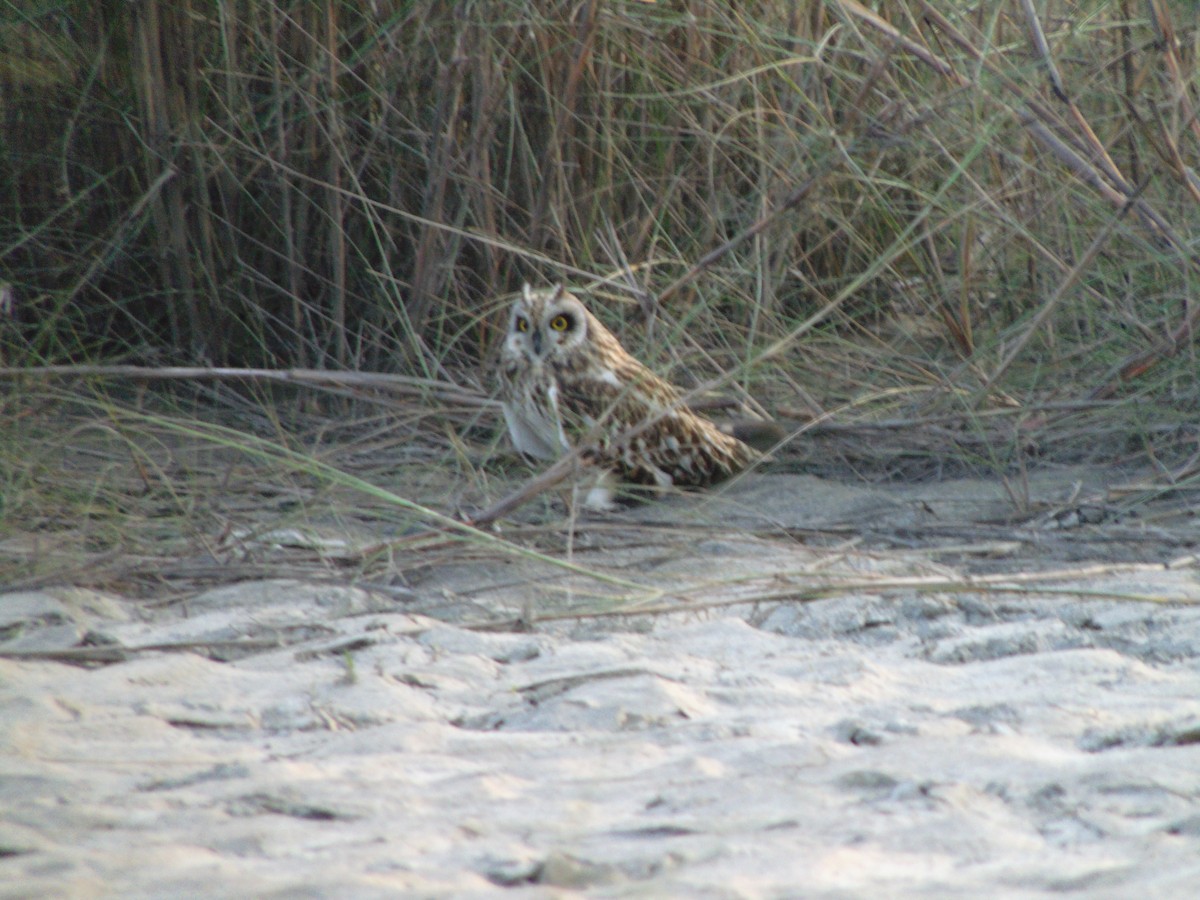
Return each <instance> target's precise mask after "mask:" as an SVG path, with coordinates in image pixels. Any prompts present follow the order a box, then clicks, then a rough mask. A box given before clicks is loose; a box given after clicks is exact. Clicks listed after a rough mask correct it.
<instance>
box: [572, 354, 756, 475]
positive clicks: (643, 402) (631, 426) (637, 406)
mask: <svg viewBox="0 0 1200 900" xmlns="http://www.w3.org/2000/svg"><path fill="white" fill-rule="evenodd" d="M560 387H561V395H560V397H559V409H560V410H561V411H562V412H563V414H564V415H563V419H564V422H568V423H570V428H571V431H572V433H573V435H572V436H573V438H574V440H573V443H575V444H579V443H581V442H582V444H583V446H584V452H585V454H587V455H588V456H590V457H592V458H593V460H594V461H595V462H597V463H599V464H600V465H604V466H609V467H612V468H615V469H617V470H618V471H620V472H621V474H622V475H623V476H624V477H625V478H626V479H628V480H629V481H634V482H639V483H642V484H651V485H655V484H656V485H658V486H660V487H667V486H670V485H673V484H674V485H696V486H700V485H707V484H711V483H712V482H713V481H716V480H719V479H721V478H724V477H727V476H729V475H731V474H733V473H734V472H737V471H739V470H740V469H743V468H745V467H746V466H747V465H749V464H750V463H751V462H753V461H754V460H755V459H756V458H757V454H756V452H755V451H754V450H752V449H751V448H750V447H748V446H746V445H745V444H743V443H742V442H741V441H739V440H737V439H736V438H734V437H731V436H730V435H727V434H725V433H724V432H722V431H721V430H720V429H719V428H717V427H716V426H715V425H714V424H713V423H712V422H710V421H708V419H705V418H704V417H703V416H699V415H696V413H694V412H692V410H690V409H689V408H688V407H687V406H685V405H684V404H683V403H682V399H681V396H680V394H679V391H678V390H676V389H675V388H674V387H673V386H672V385H670V384H668V383H667V382H665V381H663V380H662V379H661V378H659V377H658V376H657V375H655V374H654V373H653V372H651V371H650V370H649V369H647V368H645V367H644V366H642V365H641V364H640V363H639V364H637V365H636V366H634V365H629V366H622V367H615V368H613V369H608V370H601V371H600V372H599V373H597V374H588V375H584V376H580V377H576V378H574V379H571V380H567V379H563V380H561V381H560ZM598 423H599V424H598Z"/></svg>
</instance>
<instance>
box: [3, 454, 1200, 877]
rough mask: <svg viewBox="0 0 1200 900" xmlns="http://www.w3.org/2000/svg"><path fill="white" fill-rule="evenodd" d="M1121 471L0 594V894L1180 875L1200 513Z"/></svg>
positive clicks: (724, 509)
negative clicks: (318, 565) (160, 593)
mask: <svg viewBox="0 0 1200 900" xmlns="http://www.w3.org/2000/svg"><path fill="white" fill-rule="evenodd" d="M1145 481H1146V483H1148V480H1145ZM1139 483H1142V482H1139V480H1138V478H1137V474H1136V473H1130V472H1113V471H1105V470H1099V469H1069V468H1060V469H1053V470H1051V469H1047V470H1045V471H1043V472H1040V473H1038V474H1037V475H1036V476H1035V477H1031V478H1029V479H1026V480H1025V481H1023V482H1022V488H1021V490H1020V491H1017V490H1015V489H1014V486H1013V485H1012V484H1011V483H1010V484H1008V485H1007V486H1006V485H1005V484H1004V483H1002V482H1000V481H988V480H984V479H979V480H972V479H962V480H957V481H946V482H928V483H924V484H919V485H883V486H871V485H865V484H862V483H854V484H843V483H838V482H836V481H830V480H826V479H819V478H815V477H811V476H798V475H789V474H763V475H752V476H750V477H748V478H746V479H744V480H742V481H740V482H738V483H735V484H733V485H731V486H729V487H728V489H727V490H724V491H721V492H717V493H711V494H701V495H693V496H683V497H676V498H670V499H667V500H664V501H662V502H658V503H652V504H645V505H642V506H638V507H634V508H631V509H629V510H626V511H624V512H622V513H620V514H618V515H615V516H608V517H604V518H599V519H595V518H593V519H585V520H579V521H577V522H575V523H574V524H573V526H569V525H568V523H567V522H566V521H565V520H564V519H563V516H562V512H561V508H559V507H557V506H556V505H554V504H553V503H550V504H549V505H546V504H534V505H532V506H531V507H529V508H527V509H526V510H524V511H523V513H522V516H521V521H520V522H516V523H510V524H508V525H505V526H502V527H501V534H502V535H503V536H505V537H512V538H513V539H514V540H516V541H519V542H520V543H521V545H522V546H524V547H525V548H526V550H527V555H522V556H514V555H513V554H511V553H500V552H496V551H494V550H492V549H491V548H489V547H488V546H487V545H486V543H480V542H478V541H476V542H473V543H465V544H464V543H457V542H454V541H450V540H448V539H446V538H445V536H443V537H442V539H441V543H438V542H437V541H435V540H434V539H433V538H421V537H420V536H419V535H417V536H415V537H414V536H412V535H407V540H408V543H406V534H404V533H402V534H400V535H399V537H398V539H397V541H396V542H395V543H393V544H392V545H391V553H392V556H391V557H390V561H389V562H388V564H387V565H386V566H381V567H376V568H375V569H374V570H372V572H371V573H370V574H369V575H361V574H358V575H356V576H355V577H353V578H351V577H342V578H340V579H339V578H338V577H337V576H336V567H335V566H333V567H331V566H327V567H326V569H325V570H324V571H325V574H324V575H323V576H322V577H320V578H318V577H315V576H313V575H312V572H313V571H315V570H312V569H307V570H306V569H304V568H303V567H302V566H299V565H298V570H297V573H296V574H297V577H293V578H280V577H278V575H279V571H280V569H279V562H280V560H282V559H286V558H288V557H289V555H291V556H292V557H293V558H295V559H297V560H298V561H299V560H301V559H310V558H311V557H312V556H313V555H314V554H318V555H319V554H322V553H323V554H325V558H326V559H327V560H328V559H336V558H337V555H338V554H339V553H342V554H348V553H351V552H352V551H353V550H354V548H360V547H361V546H363V545H364V544H369V543H371V542H376V543H378V541H379V538H380V535H379V534H378V533H377V532H374V531H373V530H372V529H371V528H369V527H366V526H365V525H364V524H363V523H362V522H359V523H357V524H356V525H355V526H354V527H338V526H336V525H333V524H331V525H329V526H327V527H322V528H319V529H318V528H311V527H309V528H303V529H293V530H291V531H285V530H275V531H267V530H261V531H258V532H255V533H253V534H248V535H247V536H245V537H244V538H242V540H243V542H244V544H243V546H244V547H245V548H250V547H252V546H257V547H259V548H260V551H261V552H262V553H263V554H265V555H269V556H272V558H273V560H274V563H275V567H274V569H273V570H272V571H273V577H269V578H261V577H260V578H255V577H245V578H243V579H242V580H241V581H239V582H238V583H235V584H225V585H221V586H218V587H214V588H212V589H207V590H199V591H193V592H190V593H188V594H186V595H183V596H171V597H167V596H164V597H161V598H158V600H159V601H160V602H148V601H147V599H146V598H142V599H141V600H137V601H135V600H133V599H131V598H127V597H123V596H121V595H120V594H119V593H115V592H113V591H111V590H104V591H95V590H86V589H82V588H70V587H62V586H59V587H53V588H43V589H40V590H29V591H23V592H19V593H8V594H4V595H0V637H3V639H4V643H3V644H2V645H0V651H3V653H4V656H5V659H3V660H0V678H2V685H3V686H2V688H0V716H2V717H3V720H4V722H5V723H6V727H5V729H3V731H2V736H0V742H2V745H3V751H2V753H0V759H2V760H3V763H2V765H3V769H4V779H3V785H4V787H3V791H4V797H3V809H4V814H3V817H2V821H0V875H2V876H3V878H2V880H3V881H4V883H5V884H7V885H9V886H10V887H9V888H8V889H6V890H7V892H8V894H7V895H11V896H45V895H50V894H54V895H64V894H88V893H122V894H130V895H162V894H165V893H168V892H172V893H177V892H183V893H195V894H199V893H203V894H204V895H206V896H234V895H238V896H245V895H246V894H264V893H270V892H285V893H289V894H290V893H296V892H304V893H309V894H314V893H340V894H345V893H353V894H354V895H355V896H371V895H375V894H378V895H381V896H384V895H387V896H393V895H395V894H396V893H397V892H403V893H415V894H421V895H425V896H430V895H442V894H453V895H462V894H474V893H484V892H488V891H490V890H494V889H496V888H497V887H504V888H508V889H513V888H523V889H524V890H525V892H527V893H528V894H529V895H540V894H541V890H542V889H546V890H583V891H587V892H589V893H599V894H604V895H606V896H624V895H627V894H630V895H632V894H637V895H641V896H644V895H645V894H646V892H647V891H649V892H651V893H654V894H660V895H676V896H678V895H683V894H687V895H710V894H711V895H715V894H719V895H720V896H743V895H745V896H764V895H766V896H771V895H783V894H789V893H794V892H796V891H797V890H801V891H802V892H806V893H812V894H817V895H821V894H829V895H844V894H854V895H858V894H863V893H879V892H885V893H888V894H890V895H897V894H901V895H902V894H912V895H918V894H919V895H921V896H930V895H939V894H940V895H946V896H961V895H963V894H967V893H984V892H986V893H990V894H994V893H997V892H1000V893H1005V894H1008V895H1021V896H1026V895H1028V896H1032V895H1039V894H1043V893H1050V892H1061V891H1064V890H1087V891H1088V892H1091V893H1095V892H1100V893H1104V894H1108V895H1118V894H1119V895H1127V894H1134V893H1146V894H1151V895H1154V896H1183V895H1185V894H1186V893H1187V892H1188V891H1189V890H1190V889H1191V886H1192V885H1194V883H1195V880H1196V878H1197V876H1198V875H1200V863H1197V862H1196V860H1197V859H1200V827H1197V824H1196V823H1197V822H1198V821H1200V774H1198V773H1200V701H1198V700H1197V698H1198V697H1200V664H1198V661H1200V609H1198V608H1197V607H1196V606H1195V605H1194V604H1195V602H1196V600H1197V598H1198V597H1200V586H1198V585H1197V580H1196V572H1195V569H1194V567H1193V565H1192V563H1191V560H1190V558H1189V554H1191V553H1192V552H1193V551H1194V548H1195V546H1196V543H1197V541H1198V540H1200V532H1198V531H1197V529H1196V527H1195V523H1194V520H1193V518H1192V516H1191V512H1190V508H1189V505H1188V503H1187V502H1185V501H1186V500H1187V498H1186V496H1183V495H1181V494H1180V493H1178V492H1174V493H1169V494H1168V493H1163V494H1162V496H1160V497H1159V498H1157V499H1156V498H1154V497H1153V496H1151V495H1150V494H1148V493H1147V491H1148V489H1145V488H1143V489H1142V491H1141V493H1138V492H1137V491H1135V490H1133V489H1132V488H1131V486H1136V485H1138V484H1139ZM1130 498H1136V502H1134V501H1133V500H1130ZM380 530H382V528H381V529H380ZM414 540H418V542H419V546H414V545H413V544H412V541H414ZM306 571H307V572H308V573H309V574H308V575H306V574H305V572H306ZM383 573H387V574H386V576H385V574H383ZM151 600H153V598H151ZM68 663H70V664H68ZM82 664H86V665H82Z"/></svg>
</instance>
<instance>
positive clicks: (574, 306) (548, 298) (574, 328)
mask: <svg viewBox="0 0 1200 900" xmlns="http://www.w3.org/2000/svg"><path fill="white" fill-rule="evenodd" d="M598 325H599V323H596V322H595V320H593V319H592V317H591V316H590V315H589V314H588V311H587V309H586V308H585V307H584V305H583V304H582V303H580V302H579V300H578V299H576V298H575V297H573V296H572V295H571V294H569V293H567V290H566V288H565V287H563V285H561V284H560V285H557V286H555V287H552V288H548V289H546V290H539V291H535V290H534V289H533V288H531V287H530V286H529V285H528V284H527V285H525V286H524V287H523V288H522V289H521V296H520V297H519V298H517V302H516V303H514V304H513V308H512V315H511V317H510V318H509V321H508V335H507V336H506V337H505V340H504V347H505V350H506V351H507V352H508V353H509V354H514V355H519V356H521V357H524V358H526V359H530V360H533V359H537V360H540V361H542V362H548V361H551V360H562V359H565V358H566V357H567V356H568V355H569V354H571V353H572V352H573V351H575V350H577V349H578V348H579V347H581V346H583V345H584V344H585V343H586V342H587V340H588V332H589V329H595V328H596V327H597V326H598Z"/></svg>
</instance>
